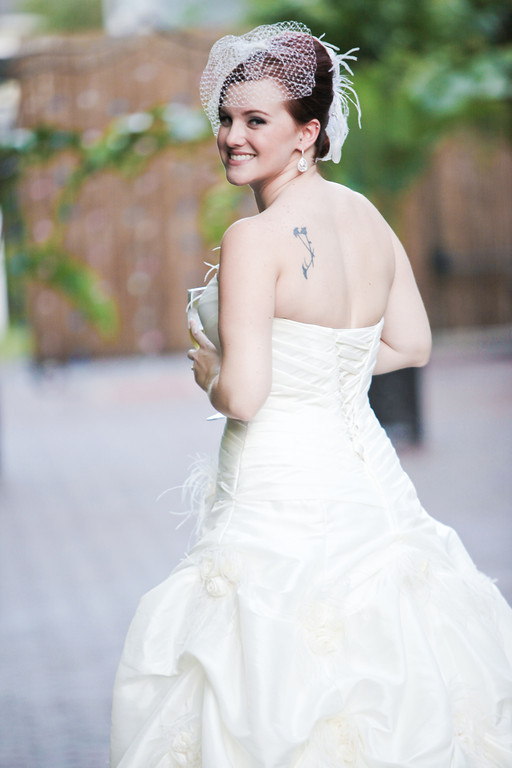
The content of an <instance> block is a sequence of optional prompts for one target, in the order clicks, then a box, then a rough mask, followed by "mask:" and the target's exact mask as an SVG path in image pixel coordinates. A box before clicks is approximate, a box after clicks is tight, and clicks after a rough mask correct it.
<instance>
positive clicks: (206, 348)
mask: <svg viewBox="0 0 512 768" xmlns="http://www.w3.org/2000/svg"><path fill="white" fill-rule="evenodd" d="M255 219H256V217H255V218H254V219H243V220H241V221H239V222H237V223H236V224H234V225H233V226H232V227H230V229H229V230H228V231H227V232H226V234H225V235H224V238H223V241H222V246H221V257H220V268H219V336H220V341H221V354H220V356H218V355H216V354H215V353H214V351H213V350H214V348H213V350H212V347H213V345H211V344H210V343H209V342H208V340H207V339H206V337H205V336H204V334H202V333H201V332H200V331H199V332H195V333H194V336H195V338H196V339H197V341H198V343H199V344H200V348H199V350H197V351H196V352H194V353H189V356H190V357H191V359H193V360H194V361H195V362H194V370H195V375H196V381H197V383H198V384H199V385H200V386H201V387H203V389H205V390H206V391H208V392H209V395H210V399H211V402H212V405H213V406H214V408H216V409H217V410H218V411H220V412H221V413H223V414H225V415H226V416H229V417H230V418H234V419H240V420H242V421H249V420H250V419H252V418H253V416H255V415H256V413H257V412H258V410H259V409H260V408H261V406H262V405H263V403H264V402H265V400H266V398H267V396H268V393H269V391H270V384H271V371H272V320H273V318H274V304H275V286H276V281H277V268H276V264H275V261H274V259H273V256H272V248H271V243H270V242H269V238H268V236H267V237H265V236H264V234H263V233H262V232H261V229H262V228H261V226H259V225H258V222H257V221H256V220H255Z"/></svg>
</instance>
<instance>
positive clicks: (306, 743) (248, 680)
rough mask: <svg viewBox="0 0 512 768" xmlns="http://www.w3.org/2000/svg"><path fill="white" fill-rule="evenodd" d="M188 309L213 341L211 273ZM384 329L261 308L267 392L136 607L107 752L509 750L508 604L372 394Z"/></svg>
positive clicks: (345, 758)
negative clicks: (416, 478)
mask: <svg viewBox="0 0 512 768" xmlns="http://www.w3.org/2000/svg"><path fill="white" fill-rule="evenodd" d="M199 311H200V315H201V317H202V320H203V324H204V326H205V329H206V332H207V333H208V335H209V336H210V338H211V339H212V340H213V341H214V343H218V336H217V291H216V282H215V279H214V280H213V281H212V283H210V286H209V287H208V288H207V290H206V291H205V293H204V294H203V297H202V300H201V303H200V310H199ZM381 330H382V321H381V322H380V323H378V324H377V325H375V326H372V327H368V328H355V329H349V330H348V329H341V330H337V329H331V328H325V327H321V326H316V325H307V324H303V323H298V322H294V321H290V320H285V319H275V320H274V323H273V342H272V344H273V346H272V349H273V358H272V386H271V391H270V394H269V396H268V399H267V400H266V402H265V404H264V405H263V407H262V408H261V410H260V411H259V412H258V414H257V415H256V417H255V418H254V419H253V420H252V421H250V422H247V423H246V422H241V421H237V420H232V419H228V420H227V422H226V426H225V430H224V434H223V437H222V442H221V445H220V452H219V465H218V473H217V477H216V484H215V490H214V498H213V503H212V505H211V506H210V509H209V510H208V512H207V514H206V515H205V518H204V520H203V523H202V529H201V533H200V536H199V538H198V541H197V543H196V544H195V545H194V546H193V547H192V549H191V551H190V552H189V553H188V554H187V556H186V557H185V559H184V560H183V561H182V562H181V563H180V564H179V565H178V567H177V568H176V569H175V570H174V572H173V573H172V574H171V575H170V576H169V578H168V579H167V580H166V581H164V582H163V583H162V584H160V585H159V586H157V587H156V588H155V589H153V590H152V591H150V592H149V593H148V594H146V595H145V596H144V597H143V598H142V600H141V602H140V605H139V607H138V610H137V612H136V615H135V618H134V619H133V622H132V624H131V627H130V630H129V633H128V637H127V640H126V643H125V648H124V651H123V655H122V659H121V663H120V666H119V670H118V674H117V678H116V683H115V689H114V702H113V724H112V742H111V755H112V757H111V765H112V768H201V767H202V768H345V767H346V766H350V768H511V766H512V611H511V609H510V608H509V606H508V605H507V603H506V602H505V601H504V599H503V598H502V596H501V594H500V593H499V591H498V590H497V588H496V587H495V586H494V584H493V583H492V582H491V581H490V579H488V578H487V577H486V576H484V575H482V574H481V573H480V572H479V571H478V570H477V569H476V567H475V565H474V564H473V562H472V561H471V559H470V557H469V556H468V554H467V552H466V551H465V549H464V547H463V546H462V544H461V542H460V540H459V539H458V537H457V535H456V534H455V533H454V531H453V530H452V529H450V528H448V527H446V526H444V525H441V524H440V523H438V522H436V521H435V520H434V519H432V518H431V517H429V515H428V514H427V513H426V512H425V511H424V510H423V508H422V507H421V505H420V503H419V501H418V498H417V495H416V492H415V490H414V487H413V485H412V484H411V482H410V480H409V478H408V477H407V475H406V474H405V473H404V471H403V469H402V468H401V466H400V463H399V461H398V458H397V456H396V454H395V451H394V449H393V447H392V446H391V444H390V442H389V440H388V438H387V436H386V434H385V432H384V431H383V430H382V428H381V427H380V425H379V423H378V421H377V419H376V417H375V415H374V413H373V411H372V410H371V408H370V406H369V403H368V397H367V392H368V388H369V384H370V379H371V375H372V370H373V367H374V364H375V359H376V355H377V349H378V346H379V339H380V334H381Z"/></svg>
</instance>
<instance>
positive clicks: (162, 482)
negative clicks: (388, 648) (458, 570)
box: [0, 332, 512, 768]
mask: <svg viewBox="0 0 512 768" xmlns="http://www.w3.org/2000/svg"><path fill="white" fill-rule="evenodd" d="M457 350H459V351H457ZM510 353H511V349H510V346H509V344H508V341H507V338H506V337H505V334H504V333H503V332H501V334H500V335H499V337H498V338H497V340H495V341H494V342H492V343H485V344H484V343H475V342H474V341H473V342H471V343H468V341H467V339H463V340H462V343H461V344H458V346H457V347H455V346H454V343H453V338H449V339H448V340H447V341H445V342H442V343H439V345H438V349H437V351H436V353H435V355H434V360H433V362H432V363H431V365H430V366H429V368H428V369H427V370H426V372H425V375H424V377H423V381H424V400H425V409H426V417H427V421H426V441H425V444H424V446H423V447H422V448H421V449H409V450H406V451H404V452H403V454H402V461H403V463H404V465H405V467H406V469H407V470H408V471H409V473H410V474H411V476H412V477H413V480H414V481H415V482H416V484H417V487H418V490H419V493H420V497H421V498H422V500H423V502H424V505H425V506H426V507H427V509H428V510H429V511H430V512H431V513H432V514H433V515H434V516H436V517H438V518H439V519H442V520H443V521H446V522H449V523H450V524H453V525H454V526H455V527H456V528H457V530H458V531H459V533H460V535H461V537H462V539H463V540H464V541H465V543H466V545H467V547H468V549H469V550H470V552H471V554H472V556H473V557H474V558H475V560H476V561H477V563H478V565H479V566H480V567H481V568H483V569H484V570H485V571H486V572H487V573H489V575H491V576H493V577H499V580H500V585H501V587H502V589H503V591H504V592H505V594H506V595H507V597H508V599H509V600H512V565H511V563H510V554H509V553H510V551H511V543H512V516H511V509H510V499H511V498H512V493H511V490H512V488H511V484H512V479H511V473H510V460H511V457H512V448H511V434H512V430H511V422H512V392H511V385H510V382H511V378H512V377H511V374H512V355H511V354H510ZM0 375H1V379H0V398H1V400H0V401H1V422H2V477H1V480H0V509H1V514H0V586H1V599H2V602H1V610H2V621H1V626H0V659H1V675H2V678H1V683H0V685H1V687H0V768H29V767H30V768H101V767H103V768H105V767H106V766H107V762H108V729H109V718H110V695H111V689H112V681H113V676H114V673H115V668H116V665H117V661H118V658H119V654H120V651H121V645H122V642H123V638H124V635H125V632H126V628H127V625H128V623H129V621H130V618H131V616H132V614H133V611H134V608H135V605H136V602H137V600H138V598H139V596H140V595H141V594H142V593H143V592H144V591H146V590H147V589H149V588H150V587H152V586H154V585H155V584H157V583H158V582H159V581H161V580H162V579H164V578H165V577H166V576H167V574H168V572H169V571H170V570H171V569H172V567H174V565H175V564H176V563H177V562H178V560H179V559H180V558H181V556H182V554H183V552H184V550H185V548H186V545H187V540H188V537H189V532H190V526H189V525H184V526H183V527H182V528H180V529H179V530H178V531H176V530H175V527H176V518H175V517H173V516H172V515H171V514H169V511H170V510H174V511H179V510H180V509H181V508H182V507H181V503H180V494H179V491H171V492H169V493H168V494H166V495H165V496H164V497H163V498H161V500H160V501H157V497H158V496H159V494H160V493H161V492H162V491H163V490H165V489H166V488H169V487H172V486H177V485H179V484H180V482H182V480H183V478H184V477H185V476H186V474H187V467H188V465H189V464H190V459H191V457H192V456H193V455H194V454H196V453H197V452H203V451H208V450H212V451H213V450H214V449H215V446H216V445H217V442H218V439H219V436H220V431H221V429H222V422H207V421H206V416H208V415H209V414H210V413H211V408H210V406H209V404H208V403H207V401H206V400H205V398H204V397H203V396H202V394H201V392H200V391H198V390H197V389H196V388H195V386H194V385H193V383H192V381H191V373H190V370H189V367H188V363H187V361H186V360H184V359H183V358H182V357H172V358H167V359H158V360H143V361H140V360H130V361H118V362H110V361H109V362H105V361H103V362H102V361H99V362H94V363H75V364H72V365H70V366H68V367H67V368H65V369H64V370H54V371H53V372H50V373H49V374H48V375H45V376H40V375H35V374H34V372H33V371H31V370H30V369H29V368H28V367H27V366H26V365H24V364H23V365H22V364H15V365H9V366H3V368H1V369H0ZM141 768H143V767H142V766H141Z"/></svg>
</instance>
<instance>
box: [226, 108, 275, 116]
mask: <svg viewBox="0 0 512 768" xmlns="http://www.w3.org/2000/svg"><path fill="white" fill-rule="evenodd" d="M228 111H229V107H225V106H222V107H219V112H228ZM255 112H258V114H260V115H265V117H271V115H269V113H268V112H264V111H263V110H262V109H257V108H254V109H244V111H243V112H242V115H252V114H254V113H255Z"/></svg>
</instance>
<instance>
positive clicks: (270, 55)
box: [200, 21, 316, 135]
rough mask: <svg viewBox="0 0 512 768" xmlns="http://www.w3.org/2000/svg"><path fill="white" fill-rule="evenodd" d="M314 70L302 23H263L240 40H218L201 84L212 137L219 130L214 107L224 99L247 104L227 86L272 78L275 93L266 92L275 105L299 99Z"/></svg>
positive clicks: (307, 91)
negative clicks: (271, 96) (272, 98)
mask: <svg viewBox="0 0 512 768" xmlns="http://www.w3.org/2000/svg"><path fill="white" fill-rule="evenodd" d="M315 69H316V56H315V48H314V44H313V37H312V36H311V31H310V30H309V29H308V27H306V26H305V24H300V23H298V22H295V21H285V22H281V23H279V24H264V25H262V26H260V27H256V28H255V29H253V30H251V31H250V32H247V34H245V35H240V36H239V37H236V36H235V35H226V36H225V37H221V38H220V40H217V42H216V43H215V44H214V45H213V47H212V49H211V51H210V57H209V59H208V64H207V65H206V68H205V70H204V72H203V75H202V77H201V84H200V93H201V101H202V103H203V107H204V111H205V112H206V115H207V117H208V119H209V120H210V123H211V124H212V128H213V132H214V134H215V135H217V133H218V131H219V125H220V123H219V106H220V105H221V103H225V102H226V97H228V98H229V104H230V105H231V106H237V107H244V106H246V102H245V99H244V93H243V91H242V90H241V89H233V88H231V86H236V85H237V84H238V83H241V82H247V81H254V80H258V81H259V80H263V79H265V78H271V79H272V81H273V85H274V88H275V90H274V89H272V90H270V89H269V94H270V93H275V94H276V98H277V99H279V101H282V100H286V99H301V98H302V97H303V96H310V95H311V93H312V91H313V88H314V87H315ZM276 86H277V87H276ZM228 91H229V95H228Z"/></svg>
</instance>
